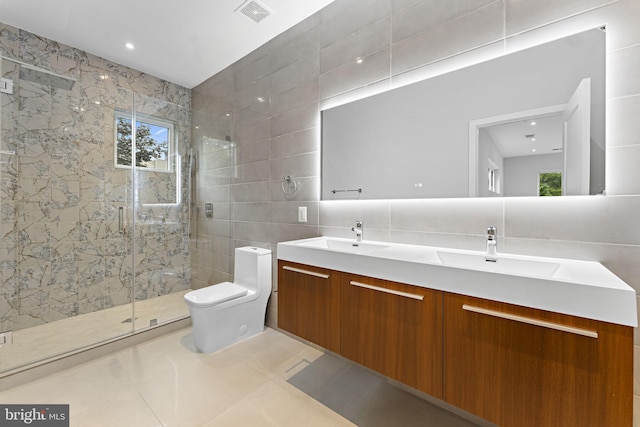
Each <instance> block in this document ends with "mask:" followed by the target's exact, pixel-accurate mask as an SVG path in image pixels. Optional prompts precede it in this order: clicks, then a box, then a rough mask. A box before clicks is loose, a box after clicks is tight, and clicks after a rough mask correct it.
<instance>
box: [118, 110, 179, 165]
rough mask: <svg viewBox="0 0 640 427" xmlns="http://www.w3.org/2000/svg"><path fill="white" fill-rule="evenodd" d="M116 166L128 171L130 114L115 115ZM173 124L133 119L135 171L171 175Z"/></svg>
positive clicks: (146, 119)
mask: <svg viewBox="0 0 640 427" xmlns="http://www.w3.org/2000/svg"><path fill="white" fill-rule="evenodd" d="M115 122H116V123H115V126H116V141H115V147H116V148H115V166H116V167H119V168H129V167H131V160H132V159H131V134H132V129H131V127H132V126H131V114H129V113H125V112H120V111H116V115H115ZM173 131H174V126H173V123H171V122H169V121H166V120H162V119H159V118H156V117H151V116H138V117H137V119H136V159H135V163H136V167H140V168H145V169H147V170H150V171H156V172H171V171H172V169H173V168H172V164H171V161H170V160H171V154H172V152H173V150H174V149H175V147H173V143H172V141H173Z"/></svg>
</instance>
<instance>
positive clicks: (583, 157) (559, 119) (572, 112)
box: [322, 29, 606, 200]
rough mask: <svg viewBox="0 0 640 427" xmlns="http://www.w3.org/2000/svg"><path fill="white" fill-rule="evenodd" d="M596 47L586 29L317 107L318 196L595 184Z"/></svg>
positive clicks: (600, 125) (517, 190) (600, 58)
mask: <svg viewBox="0 0 640 427" xmlns="http://www.w3.org/2000/svg"><path fill="white" fill-rule="evenodd" d="M605 57H606V50H605V33H604V31H602V30H601V29H593V30H589V31H585V32H583V33H579V34H576V35H572V36H569V37H565V38H563V39H559V40H556V41H553V42H550V43H545V44H542V45H539V46H535V47H533V48H530V49H526V50H523V51H519V52H515V53H512V54H509V55H505V56H502V57H500V58H497V59H494V60H491V61H486V62H483V63H480V64H476V65H473V66H470V67H466V68H463V69H459V70H456V71H453V72H450V73H447V74H443V75H440V76H437V77H434V78H430V79H427V80H423V81H420V82H417V83H413V84H411V85H407V86H403V87H399V88H396V89H393V90H390V91H388V92H384V93H381V94H378V95H374V96H371V97H369V98H365V99H361V100H358V101H355V102H351V103H348V104H344V105H341V106H338V107H334V108H330V109H326V110H324V111H323V112H322V198H323V199H324V200H335V199H396V198H445V197H504V196H540V195H542V196H547V195H579V194H600V193H602V192H603V191H604V164H605V161H604V160H605V158H604V153H605V127H604V118H605ZM532 122H535V123H536V124H535V125H532V124H531V123H532ZM534 150H535V151H534ZM551 174H554V175H551ZM556 186H559V188H555V187H556ZM349 189H362V191H361V192H349V191H341V190H349ZM334 190H336V191H335V192H334Z"/></svg>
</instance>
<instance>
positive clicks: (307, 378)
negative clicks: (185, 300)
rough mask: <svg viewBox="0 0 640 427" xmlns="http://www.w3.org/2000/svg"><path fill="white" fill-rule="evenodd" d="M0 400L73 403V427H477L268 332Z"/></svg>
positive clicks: (111, 361)
mask: <svg viewBox="0 0 640 427" xmlns="http://www.w3.org/2000/svg"><path fill="white" fill-rule="evenodd" d="M0 402H3V403H7V404H8V403H20V404H53V403H62V404H69V405H70V425H71V426H102V425H104V426H113V425H118V426H136V427H137V426H180V427H189V426H207V427H213V426H225V427H228V426H242V427H246V426H280V427H289V426H291V427H293V426H296V427H298V426H319V427H321V426H338V427H339V426H362V427H377V426H385V427H387V426H403V427H412V426H420V427H436V426H437V427H473V426H477V424H474V423H472V422H470V421H468V420H466V419H463V418H461V417H459V416H458V415H456V414H453V413H451V412H447V411H445V410H444V409H442V408H440V407H438V406H436V405H433V404H432V403H430V402H427V401H425V400H423V399H421V398H419V397H417V396H415V395H413V394H411V393H408V392H406V391H404V390H401V389H399V388H398V387H395V386H394V385H392V384H391V383H389V382H387V381H385V380H384V379H381V378H380V377H378V376H377V375H374V374H372V373H371V372H369V371H367V370H366V369H363V368H361V367H359V366H358V365H356V364H354V363H351V362H349V361H346V360H344V359H341V358H338V357H335V356H333V355H330V354H325V353H324V352H322V351H319V350H317V349H315V348H312V347H309V346H307V345H305V344H303V343H301V342H299V341H297V340H295V339H293V338H290V337H288V336H286V335H284V334H282V333H280V332H278V331H275V330H273V329H269V328H267V329H266V330H265V332H264V333H261V334H259V335H257V336H255V337H252V338H250V339H247V340H245V341H242V342H240V343H238V344H235V345H233V346H230V347H227V348H226V349H223V350H220V351H218V352H215V353H212V354H202V353H198V352H197V351H196V350H195V347H194V345H193V337H192V332H191V328H185V329H181V330H178V331H176V332H173V333H170V334H167V335H164V336H162V337H159V338H156V339H153V340H150V341H147V342H144V343H142V344H138V345H135V346H132V347H129V348H127V349H124V350H121V351H119V352H116V353H113V354H110V355H107V356H104V357H101V358H99V359H95V360H93V361H90V362H87V363H83V364H81V365H78V366H76V367H74V368H71V369H68V370H64V371H61V372H58V373H55V374H52V375H49V376H47V377H44V378H41V379H38V380H36V381H32V382H30V383H26V384H23V385H21V386H18V387H15V388H12V389H8V390H5V391H3V392H0Z"/></svg>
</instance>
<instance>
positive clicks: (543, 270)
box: [437, 251, 560, 277]
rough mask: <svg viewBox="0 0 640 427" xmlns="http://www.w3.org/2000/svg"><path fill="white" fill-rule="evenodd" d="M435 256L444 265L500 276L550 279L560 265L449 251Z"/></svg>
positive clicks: (440, 252) (439, 252) (438, 252)
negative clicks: (510, 275)
mask: <svg viewBox="0 0 640 427" xmlns="http://www.w3.org/2000/svg"><path fill="white" fill-rule="evenodd" d="M437 254H438V257H439V258H440V261H441V262H442V264H444V265H450V266H452V267H459V268H468V269H472V270H484V271H490V272H492V273H501V274H512V275H522V276H537V277H552V276H553V275H554V274H555V272H556V271H557V270H558V268H559V267H560V264H559V263H556V262H547V261H538V260H529V259H522V258H513V257H504V256H500V255H498V256H497V257H492V258H489V257H487V256H486V255H484V254H468V253H462V252H449V251H437Z"/></svg>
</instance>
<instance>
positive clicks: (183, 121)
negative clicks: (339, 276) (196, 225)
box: [122, 94, 192, 330]
mask: <svg viewBox="0 0 640 427" xmlns="http://www.w3.org/2000/svg"><path fill="white" fill-rule="evenodd" d="M134 112H135V113H134V117H132V118H122V122H123V126H125V125H126V124H128V123H135V126H134V127H135V129H136V131H135V152H136V156H135V158H134V160H132V162H134V168H133V203H134V212H133V230H134V232H133V233H134V237H135V238H134V241H133V250H134V253H135V265H134V270H135V271H134V275H135V283H134V313H135V323H134V329H135V330H141V329H146V328H149V327H153V326H156V325H160V324H163V323H167V322H170V321H173V320H177V319H180V318H184V317H185V316H187V315H188V307H187V305H186V304H185V303H184V300H183V296H184V294H185V293H186V292H187V291H188V290H190V286H191V280H190V276H191V275H190V271H191V266H190V256H189V208H190V206H189V198H190V194H189V180H190V177H191V173H190V167H191V166H192V161H191V157H190V155H191V151H190V149H189V147H190V143H189V138H190V126H191V123H190V120H191V119H190V111H189V109H188V108H185V107H182V106H179V105H177V104H173V103H170V102H165V101H161V100H158V99H155V98H151V97H147V96H142V95H139V94H136V96H135V109H134Z"/></svg>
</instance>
